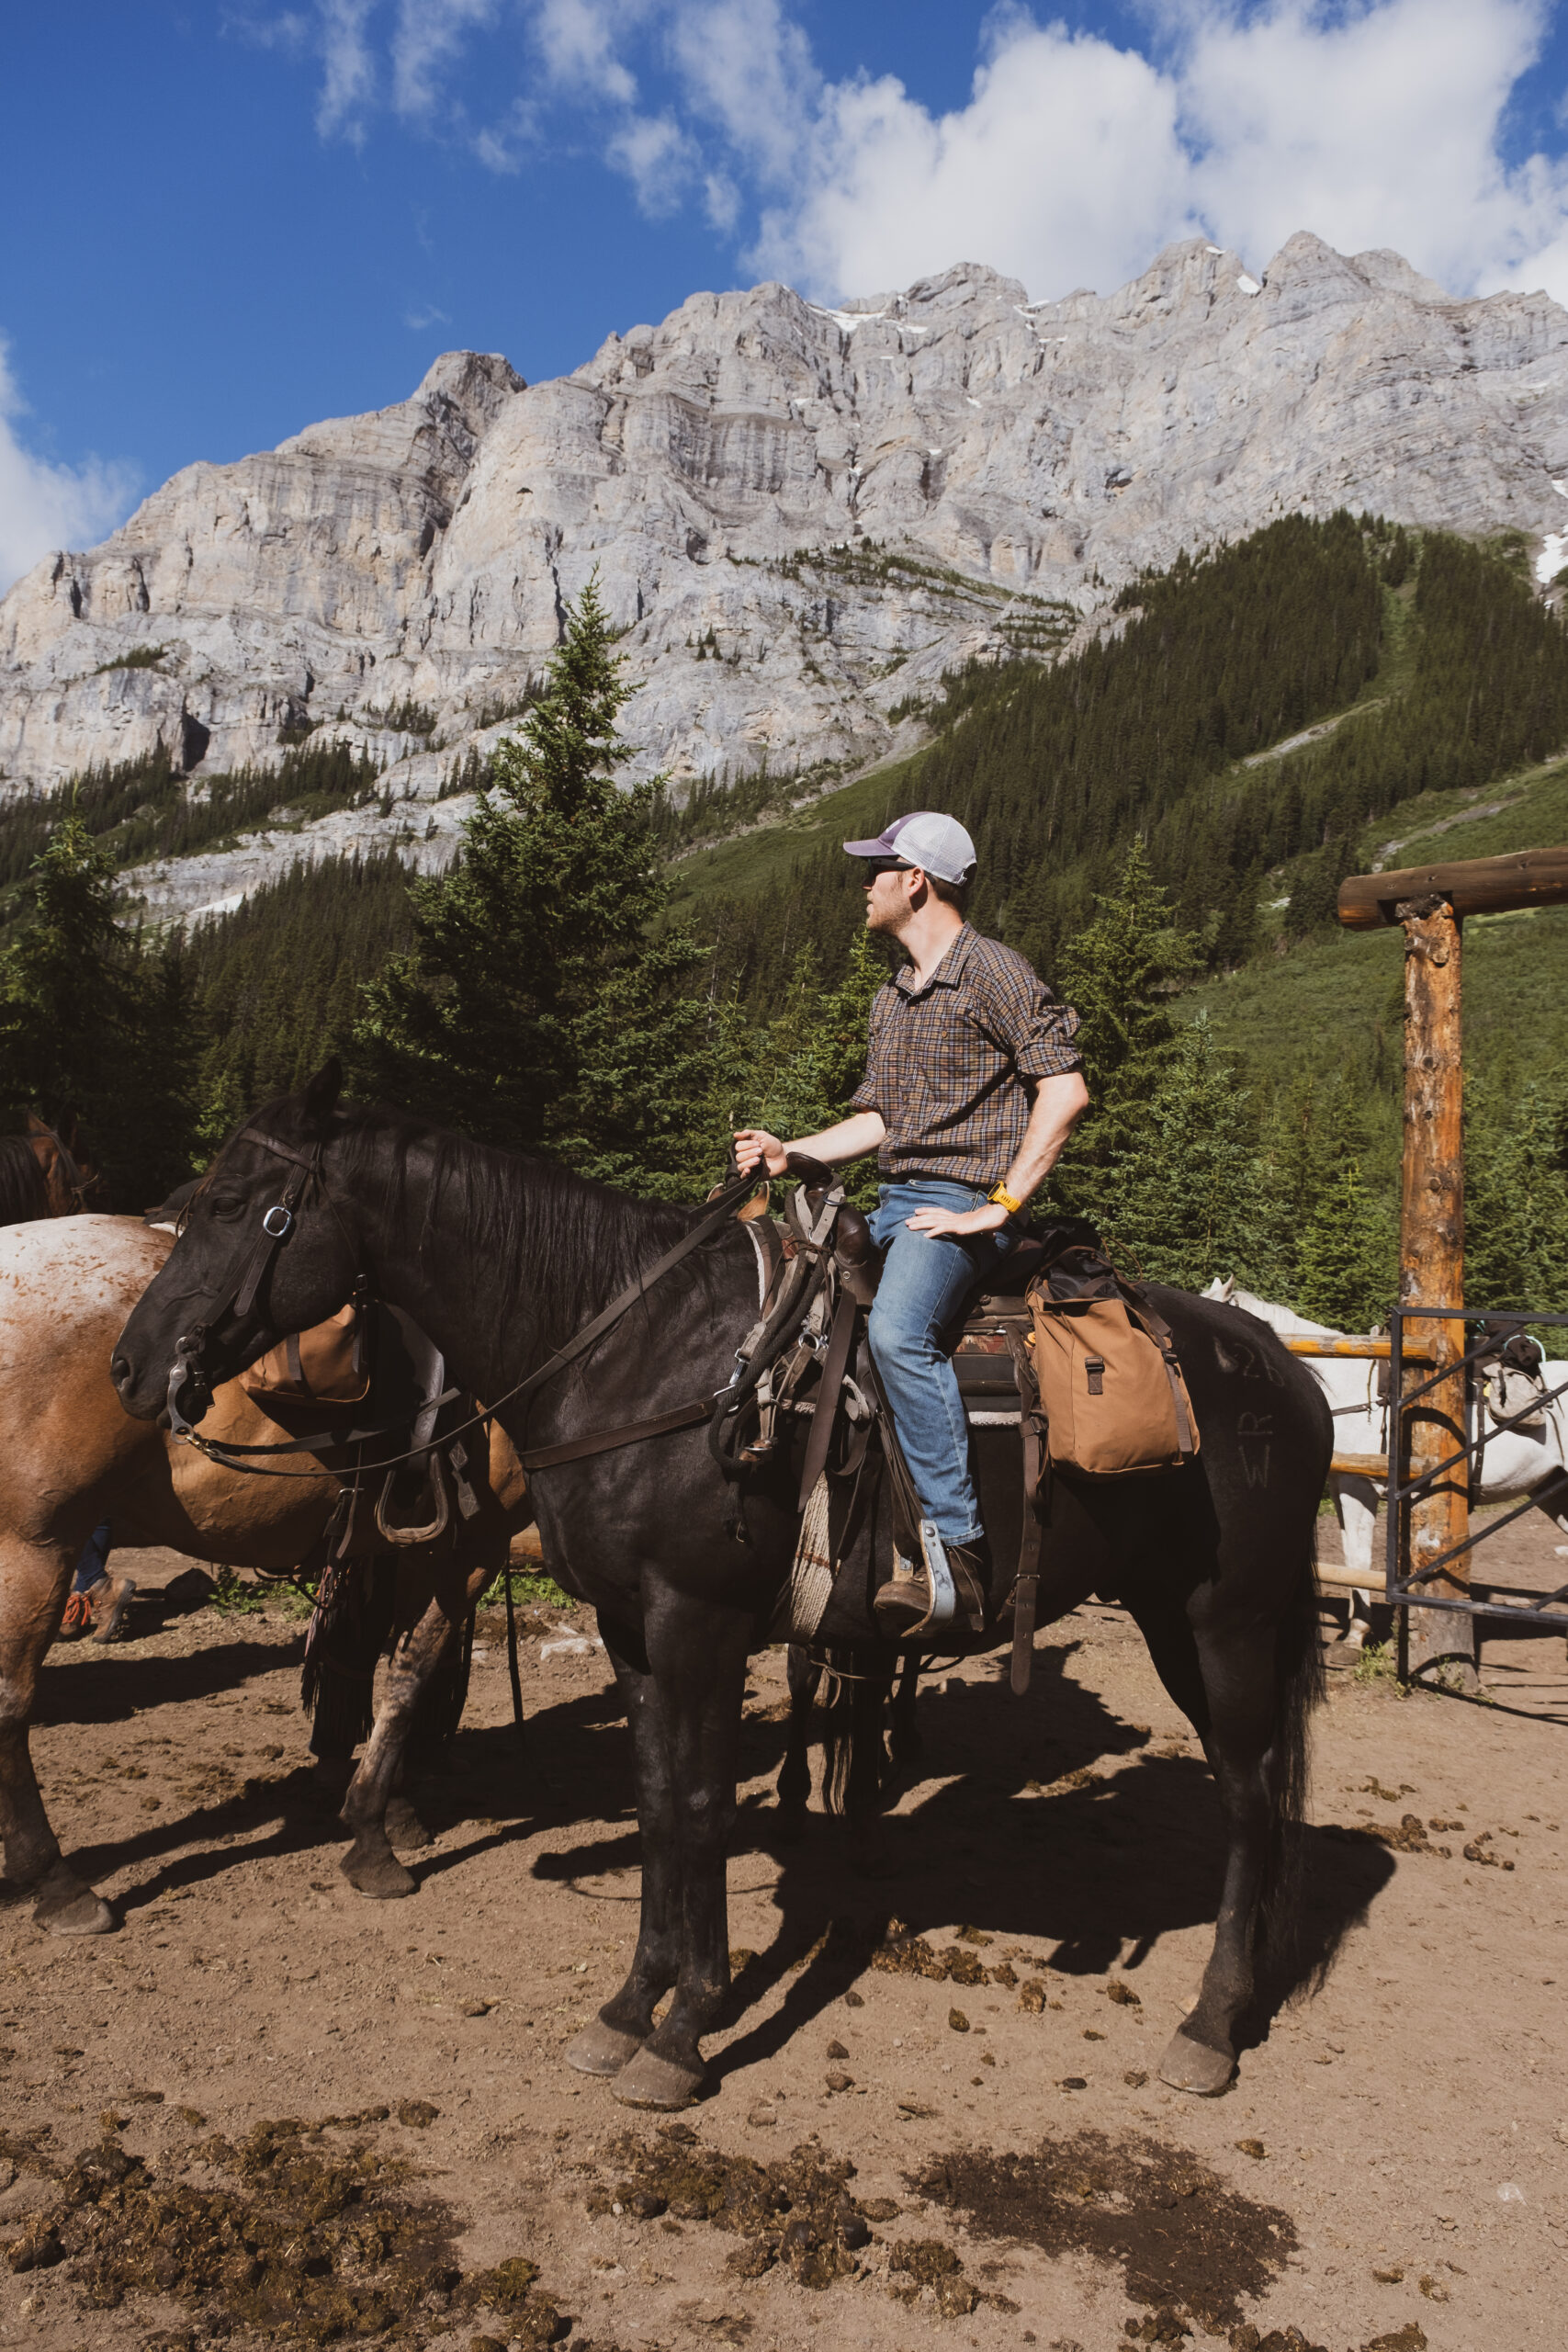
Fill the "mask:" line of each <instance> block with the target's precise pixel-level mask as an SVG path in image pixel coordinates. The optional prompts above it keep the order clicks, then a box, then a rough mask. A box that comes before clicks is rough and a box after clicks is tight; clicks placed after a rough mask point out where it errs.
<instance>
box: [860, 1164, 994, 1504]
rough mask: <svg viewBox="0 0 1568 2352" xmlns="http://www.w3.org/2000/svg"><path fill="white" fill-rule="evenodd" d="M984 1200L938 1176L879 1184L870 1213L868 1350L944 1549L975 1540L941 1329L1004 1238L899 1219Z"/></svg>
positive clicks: (952, 1334) (964, 1440) (965, 1456)
mask: <svg viewBox="0 0 1568 2352" xmlns="http://www.w3.org/2000/svg"><path fill="white" fill-rule="evenodd" d="M985 1197H986V1196H985V1194H984V1193H976V1192H975V1191H973V1190H972V1188H971V1187H970V1186H969V1185H967V1184H959V1183H954V1182H952V1181H951V1180H949V1179H948V1178H946V1177H940V1176H930V1177H915V1178H913V1179H911V1180H910V1181H908V1182H905V1183H902V1184H884V1185H882V1186H881V1188H880V1196H879V1198H878V1201H877V1204H876V1206H875V1208H874V1210H873V1211H872V1214H871V1230H872V1235H873V1238H874V1239H875V1240H876V1242H877V1243H878V1244H879V1245H880V1246H881V1247H882V1248H883V1249H884V1250H886V1258H885V1260H884V1262H883V1269H882V1282H881V1285H880V1287H879V1289H878V1291H877V1294H876V1304H875V1305H874V1306H873V1308H872V1310H871V1322H870V1338H871V1352H872V1354H873V1356H874V1358H875V1360H876V1369H877V1373H878V1374H879V1376H880V1378H881V1381H882V1385H883V1387H884V1389H885V1390H886V1394H887V1401H888V1403H889V1405H890V1406H891V1407H892V1408H893V1422H894V1427H895V1428H896V1429H897V1433H898V1442H899V1444H900V1445H901V1446H902V1448H903V1450H904V1459H905V1461H906V1462H907V1463H908V1465H909V1475H910V1476H911V1477H912V1478H913V1479H914V1482H915V1491H916V1493H917V1494H918V1495H919V1498H920V1502H921V1504H922V1506H923V1508H924V1510H925V1513H926V1516H927V1518H928V1519H930V1520H931V1521H933V1522H934V1524H935V1527H936V1532H937V1533H938V1534H939V1535H940V1536H941V1537H942V1542H943V1543H944V1544H974V1543H976V1541H977V1540H978V1538H979V1535H980V1507H979V1504H978V1502H977V1500H976V1494H975V1482H974V1479H973V1478H972V1477H971V1476H970V1475H969V1425H968V1423H967V1421H966V1420H965V1419H964V1400H963V1398H962V1397H960V1395H959V1393H958V1375H957V1374H956V1373H955V1372H954V1371H953V1358H952V1353H951V1349H952V1345H953V1341H954V1340H956V1338H957V1332H956V1330H955V1329H953V1330H951V1331H950V1329H949V1326H950V1325H953V1324H954V1323H955V1321H956V1318H957V1316H958V1314H959V1312H960V1309H961V1308H962V1306H963V1304H964V1299H965V1298H966V1297H967V1295H968V1294H969V1293H970V1292H971V1291H972V1290H973V1289H974V1288H975V1287H976V1283H978V1282H979V1281H980V1279H981V1277H982V1275H984V1274H985V1273H986V1272H988V1271H990V1270H991V1269H992V1268H994V1267H995V1265H996V1263H997V1261H998V1258H1001V1257H1004V1256H1005V1255H1006V1253H1007V1252H1008V1250H1010V1249H1011V1247H1012V1235H1011V1233H1010V1231H1009V1229H1008V1227H1006V1226H1004V1227H1002V1229H1001V1231H1000V1232H999V1233H976V1234H970V1235H967V1236H965V1237H964V1238H959V1237H958V1236H957V1235H954V1234H950V1233H915V1232H912V1231H911V1230H910V1228H909V1226H908V1222H907V1220H908V1218H909V1217H911V1216H913V1215H914V1213H915V1211H916V1210H917V1209H921V1208H940V1209H953V1210H956V1211H958V1212H959V1213H962V1212H963V1211H964V1210H965V1209H973V1208H978V1207H979V1206H980V1204H981V1203H982V1202H983V1201H984V1199H985Z"/></svg>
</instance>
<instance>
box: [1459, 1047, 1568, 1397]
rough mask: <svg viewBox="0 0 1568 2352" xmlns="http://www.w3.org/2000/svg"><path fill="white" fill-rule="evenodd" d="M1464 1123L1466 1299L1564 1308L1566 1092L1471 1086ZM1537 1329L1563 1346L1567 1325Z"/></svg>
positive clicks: (1552, 1346)
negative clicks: (1564, 1096) (1555, 1328)
mask: <svg viewBox="0 0 1568 2352" xmlns="http://www.w3.org/2000/svg"><path fill="white" fill-rule="evenodd" d="M1465 1131H1466V1132H1465V1219H1464V1222H1465V1295H1466V1297H1467V1298H1471V1299H1473V1300H1474V1301H1475V1302H1476V1304H1477V1306H1503V1307H1507V1306H1516V1307H1527V1306H1534V1307H1539V1308H1540V1310H1541V1312H1542V1313H1544V1314H1562V1313H1564V1312H1568V1150H1565V1148H1564V1146H1565V1144H1568V1100H1565V1099H1564V1098H1563V1097H1562V1096H1561V1095H1559V1094H1557V1093H1554V1092H1553V1091H1551V1090H1550V1089H1549V1088H1547V1087H1546V1086H1544V1085H1542V1084H1541V1082H1540V1080H1535V1079H1532V1080H1527V1081H1526V1083H1525V1084H1524V1085H1523V1086H1522V1087H1521V1088H1519V1089H1518V1090H1517V1092H1515V1091H1513V1090H1511V1089H1508V1090H1505V1089H1503V1088H1501V1087H1499V1088H1496V1089H1495V1090H1487V1089H1479V1088H1478V1089H1475V1090H1473V1091H1472V1097H1471V1101H1470V1103H1469V1105H1468V1106H1467V1115H1466V1119H1465ZM1538 1336H1539V1337H1540V1340H1542V1342H1543V1343H1544V1344H1545V1346H1546V1349H1547V1351H1548V1353H1549V1354H1552V1355H1562V1354H1564V1353H1568V1331H1564V1330H1553V1329H1551V1327H1550V1326H1549V1325H1542V1326H1541V1328H1540V1332H1539V1334H1538Z"/></svg>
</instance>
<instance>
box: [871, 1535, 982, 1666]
mask: <svg viewBox="0 0 1568 2352" xmlns="http://www.w3.org/2000/svg"><path fill="white" fill-rule="evenodd" d="M942 1548H943V1550H944V1551H945V1553H946V1555H947V1567H948V1574H949V1575H950V1576H951V1577H952V1578H953V1597H954V1600H955V1602H956V1604H957V1605H956V1607H955V1609H954V1611H953V1617H952V1619H951V1620H950V1621H949V1622H950V1623H952V1624H953V1625H955V1626H959V1627H962V1628H964V1629H965V1630H967V1631H968V1632H970V1633H974V1634H977V1633H980V1632H981V1631H983V1629H984V1626H985V1623H986V1601H987V1594H988V1592H989V1589H990V1576H989V1561H990V1552H989V1546H988V1545H987V1542H986V1539H985V1537H984V1536H983V1535H982V1536H981V1537H980V1538H979V1540H978V1542H977V1543H974V1544H944V1545H943V1547H942ZM931 1605H932V1596H931V1576H930V1573H929V1571H928V1569H927V1567H926V1565H925V1562H924V1561H923V1560H922V1561H921V1562H920V1563H919V1566H910V1567H908V1568H904V1567H902V1566H900V1567H897V1568H895V1570H894V1572H893V1574H892V1575H891V1576H890V1577H888V1579H887V1582H886V1584H885V1585H883V1586H881V1587H880V1588H879V1589H878V1591H877V1592H876V1594H875V1596H874V1600H873V1602H872V1607H873V1609H874V1611H875V1615H876V1627H877V1631H878V1632H879V1633H882V1634H887V1635H889V1636H890V1637H891V1638H892V1639H893V1640H895V1641H904V1640H907V1639H908V1636H909V1635H910V1634H919V1633H921V1632H923V1631H924V1628H925V1621H926V1619H927V1618H928V1617H929V1616H930V1615H931Z"/></svg>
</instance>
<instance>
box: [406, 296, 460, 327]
mask: <svg viewBox="0 0 1568 2352" xmlns="http://www.w3.org/2000/svg"><path fill="white" fill-rule="evenodd" d="M451 323H452V322H451V320H450V318H448V316H447V314H446V311H438V310H437V309H436V307H435V305H434V302H427V303H425V304H423V306H422V307H421V308H420V309H419V310H416V311H404V312H403V324H404V326H405V327H409V328H412V331H413V333H414V334H423V333H424V331H425V329H426V327H449V326H450V325H451Z"/></svg>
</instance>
